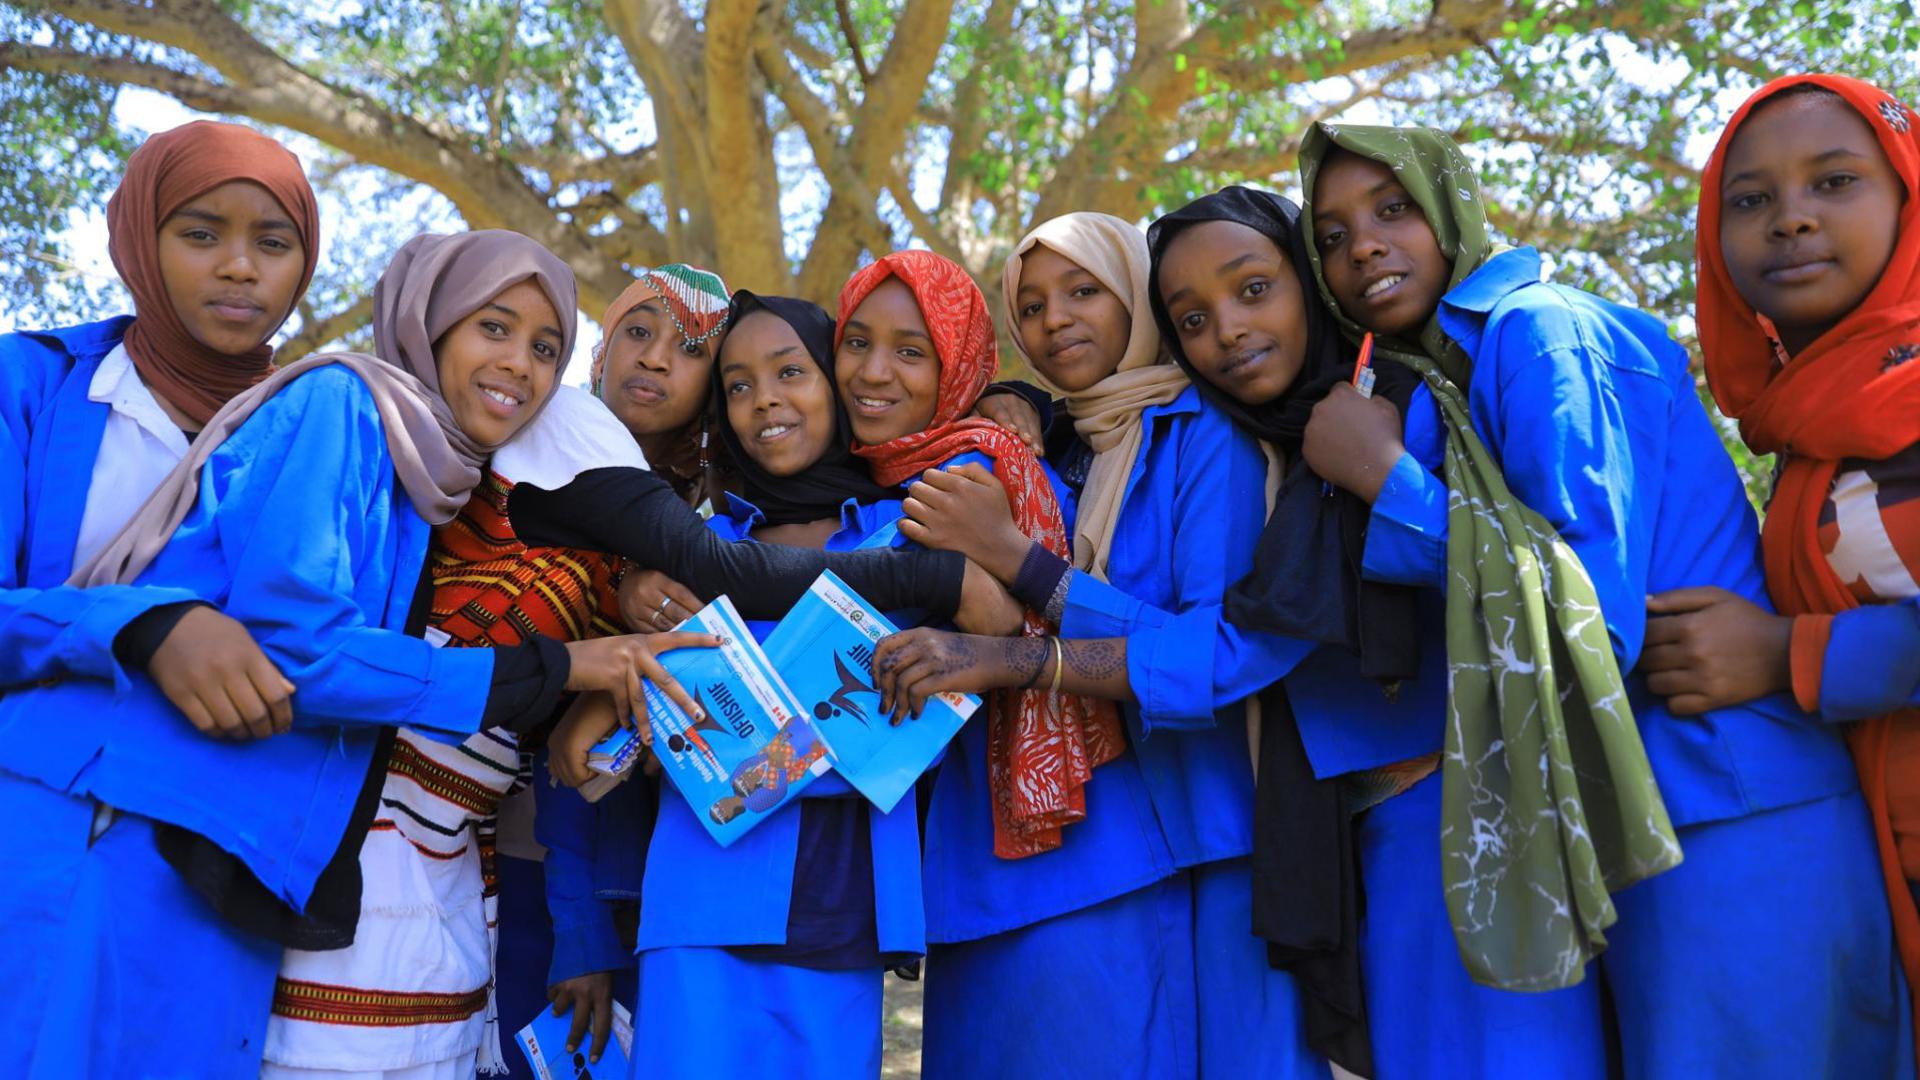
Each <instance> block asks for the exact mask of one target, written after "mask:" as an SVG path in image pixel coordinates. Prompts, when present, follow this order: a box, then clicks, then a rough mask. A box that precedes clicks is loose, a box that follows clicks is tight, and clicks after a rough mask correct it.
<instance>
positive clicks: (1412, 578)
mask: <svg viewBox="0 0 1920 1080" xmlns="http://www.w3.org/2000/svg"><path fill="white" fill-rule="evenodd" d="M1360 571H1361V573H1363V574H1365V575H1366V576H1367V577H1368V578H1369V579H1371V580H1374V581H1385V582H1391V583H1393V584H1396V585H1416V586H1426V587H1428V588H1434V589H1444V588H1446V584H1447V485H1446V482H1445V481H1443V480H1441V479H1440V478H1439V477H1438V476H1435V475H1434V474H1432V473H1431V472H1428V471H1427V470H1426V469H1425V468H1424V467H1422V466H1421V464H1420V462H1419V461H1417V460H1415V458H1414V456H1413V455H1412V454H1411V453H1405V454H1401V455H1400V460H1399V461H1396V462H1394V464H1393V471H1392V472H1389V473H1388V474H1387V482H1386V483H1385V484H1383V485H1381V487H1380V494H1379V496H1378V497H1376V498H1375V499H1374V500H1373V513H1372V514H1371V515H1369V516H1368V518H1367V540H1366V547H1365V549H1364V550H1363V551H1362V553H1361V557H1360Z"/></svg>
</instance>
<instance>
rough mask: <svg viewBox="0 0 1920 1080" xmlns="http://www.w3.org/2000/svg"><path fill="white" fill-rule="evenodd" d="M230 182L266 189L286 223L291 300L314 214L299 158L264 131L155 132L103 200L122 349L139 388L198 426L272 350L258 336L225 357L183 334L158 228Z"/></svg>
mask: <svg viewBox="0 0 1920 1080" xmlns="http://www.w3.org/2000/svg"><path fill="white" fill-rule="evenodd" d="M235 180H246V181H250V182H252V183H255V184H258V185H260V186H261V187H263V188H265V189H266V190H267V193H268V194H269V195H272V196H273V197H274V199H275V201H277V202H279V204H280V208H281V209H283V210H285V211H286V212H287V216H288V217H290V218H292V219H293V226H294V228H295V229H296V230H298V232H299V233H300V245H301V247H302V249H303V254H304V255H305V256H306V266H305V267H304V268H303V269H302V271H301V274H300V287H299V288H298V289H296V290H294V294H293V295H294V299H295V300H296V301H298V299H299V298H300V296H301V295H302V294H304V293H305V292H306V291H307V285H308V284H309V283H311V282H312V281H313V268H314V266H315V265H316V264H317V263H318V262H319V259H320V210H319V207H318V205H317V204H316V203H315V201H314V198H313V189H312V188H311V187H309V186H308V185H307V174H306V173H305V172H303V171H301V168H300V159H299V158H296V157H294V156H293V153H292V151H289V150H288V149H287V148H286V147H284V146H281V145H280V144H279V143H277V142H274V141H273V140H272V139H269V138H267V137H266V136H265V135H262V134H260V133H259V132H257V131H253V130H251V129H249V128H243V127H239V126H237V125H234V124H222V123H218V122H216V121H213V120H195V121H194V122H193V123H191V124H183V125H181V126H180V127H177V128H174V129H173V130H171V131H163V132H161V133H160V134H158V135H155V136H153V137H152V138H149V139H148V140H147V141H146V142H144V143H141V144H140V149H138V150H135V151H134V152H133V155H132V156H131V157H129V158H128V159H127V171H126V174H125V175H124V176H122V177H121V179H120V186H119V187H118V188H116V189H114V192H113V197H112V198H111V199H108V200H107V252H108V254H110V255H111V256H112V257H113V268H114V269H115V270H117V271H119V273H120V280H121V281H123V282H125V283H126V285H127V291H128V292H130V293H132V294H133V310H134V320H133V325H132V326H129V327H128V328H127V336H126V340H125V345H126V347H127V355H128V356H129V357H130V358H131V359H132V360H133V366H134V369H135V370H136V371H138V372H139V373H140V377H141V378H142V379H145V380H146V382H147V385H148V386H151V387H152V388H153V389H154V390H155V391H156V392H157V393H159V394H160V395H161V396H162V397H165V398H166V399H167V400H168V401H171V402H173V403H174V404H175V405H177V406H179V408H180V410H181V411H182V412H185V413H186V414H187V415H188V416H191V417H193V418H194V419H195V420H197V421H199V422H200V423H202V424H205V423H206V422H207V421H209V420H211V419H213V414H214V413H216V412H219V411H220V406H222V405H225V404H226V403H227V402H228V401H229V400H230V399H232V398H233V397H234V396H235V395H236V394H238V393H240V391H242V390H245V389H246V388H247V387H249V386H252V385H253V384H254V383H256V382H259V381H260V380H261V379H264V378H266V377H267V375H268V374H269V373H270V372H271V371H272V370H273V350H272V349H270V348H268V347H267V345H266V344H265V343H264V342H263V343H261V345H260V346H259V347H258V348H256V349H254V350H253V351H252V352H249V353H246V354H244V355H241V356H228V355H227V354H226V353H222V352H216V351H214V350H213V349H210V348H208V347H206V346H205V345H202V344H201V343H200V340H199V339H198V338H196V337H194V336H193V335H192V334H190V333H188V332H187V328H186V326H184V325H183V324H182V323H181V322H180V316H179V315H177V314H175V313H174V310H173V302H172V301H171V300H170V299H168V297H167V286H166V282H165V281H163V280H162V279H161V277H160V250H159V249H160V225H161V223H162V222H164V221H166V220H167V218H168V217H170V216H171V215H172V214H173V212H174V211H176V210H178V209H180V208H181V207H182V206H184V205H186V204H187V203H189V202H191V201H193V200H194V199H196V198H199V197H200V196H202V195H205V194H206V193H207V192H209V191H212V190H213V189H214V188H217V187H219V186H220V185H222V184H226V183H230V182H232V181H235ZM291 311H292V308H291V307H289V308H288V309H287V311H286V312H282V313H281V317H282V318H283V319H284V318H285V317H286V315H287V314H289V313H291Z"/></svg>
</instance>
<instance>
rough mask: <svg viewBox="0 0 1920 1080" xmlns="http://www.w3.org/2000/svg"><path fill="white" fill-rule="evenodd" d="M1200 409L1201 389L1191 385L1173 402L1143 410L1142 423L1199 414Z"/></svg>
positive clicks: (1150, 406)
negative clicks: (1168, 417) (1161, 418)
mask: <svg viewBox="0 0 1920 1080" xmlns="http://www.w3.org/2000/svg"><path fill="white" fill-rule="evenodd" d="M1200 408H1201V405H1200V388H1199V387H1197V386H1194V385H1192V384H1191V383H1189V384H1188V385H1187V388H1186V389H1185V390H1182V391H1180V393H1179V394H1177V395H1175V397H1174V399H1173V400H1172V401H1169V402H1167V403H1166V404H1164V405H1149V406H1147V407H1146V408H1144V409H1141V410H1140V422H1141V423H1142V424H1144V423H1146V422H1147V421H1149V420H1151V419H1153V418H1154V417H1156V416H1179V415H1181V414H1183V413H1197V412H1199V411H1200Z"/></svg>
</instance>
